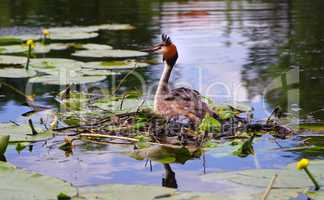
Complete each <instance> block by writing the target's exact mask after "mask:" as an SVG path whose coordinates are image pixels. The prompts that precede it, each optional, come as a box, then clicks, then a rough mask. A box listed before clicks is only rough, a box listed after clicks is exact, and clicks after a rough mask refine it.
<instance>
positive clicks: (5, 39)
mask: <svg viewBox="0 0 324 200" xmlns="http://www.w3.org/2000/svg"><path fill="white" fill-rule="evenodd" d="M22 42H23V41H22V40H21V39H19V38H16V37H13V36H10V35H4V36H0V45H8V44H20V43H22Z"/></svg>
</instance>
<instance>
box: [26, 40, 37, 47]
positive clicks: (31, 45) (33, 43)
mask: <svg viewBox="0 0 324 200" xmlns="http://www.w3.org/2000/svg"><path fill="white" fill-rule="evenodd" d="M26 44H27V46H28V47H30V48H32V49H34V48H35V47H36V45H35V42H34V40H31V39H29V40H27V41H26Z"/></svg>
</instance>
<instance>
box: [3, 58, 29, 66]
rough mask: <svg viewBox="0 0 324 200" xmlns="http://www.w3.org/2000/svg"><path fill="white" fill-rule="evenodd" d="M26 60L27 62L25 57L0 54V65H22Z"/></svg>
mask: <svg viewBox="0 0 324 200" xmlns="http://www.w3.org/2000/svg"><path fill="white" fill-rule="evenodd" d="M26 62H27V58H26V57H22V56H4V55H0V65H5V66H9V65H11V66H24V65H26Z"/></svg>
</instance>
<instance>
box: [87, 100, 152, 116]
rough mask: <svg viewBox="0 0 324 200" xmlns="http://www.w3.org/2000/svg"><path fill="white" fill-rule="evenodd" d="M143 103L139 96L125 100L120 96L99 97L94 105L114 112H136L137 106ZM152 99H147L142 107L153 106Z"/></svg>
mask: <svg viewBox="0 0 324 200" xmlns="http://www.w3.org/2000/svg"><path fill="white" fill-rule="evenodd" d="M141 103H142V100H141V99H137V98H125V99H124V100H122V99H121V97H120V98H118V99H114V98H111V97H107V98H104V99H98V100H97V101H96V102H94V103H93V104H92V105H93V106H96V107H98V108H100V109H102V110H109V111H112V112H114V113H115V112H118V111H120V112H135V111H136V109H137V107H138V106H139V105H140V104H141ZM152 107H153V102H152V101H145V102H144V104H143V105H142V107H141V108H152Z"/></svg>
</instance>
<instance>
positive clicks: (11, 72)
mask: <svg viewBox="0 0 324 200" xmlns="http://www.w3.org/2000/svg"><path fill="white" fill-rule="evenodd" d="M36 74H37V73H36V72H35V71H33V70H26V69H21V68H3V69H0V77H3V78H28V77H33V76H36Z"/></svg>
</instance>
